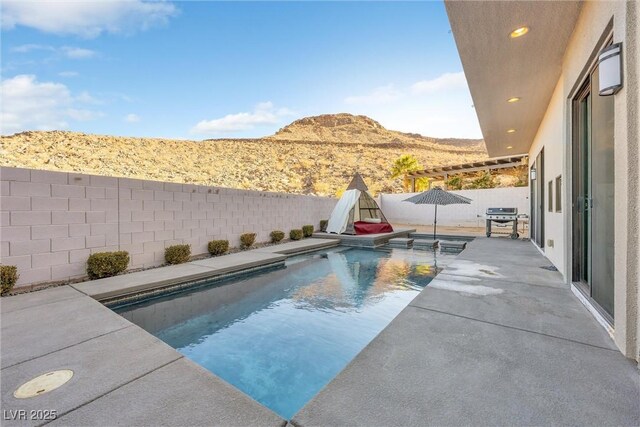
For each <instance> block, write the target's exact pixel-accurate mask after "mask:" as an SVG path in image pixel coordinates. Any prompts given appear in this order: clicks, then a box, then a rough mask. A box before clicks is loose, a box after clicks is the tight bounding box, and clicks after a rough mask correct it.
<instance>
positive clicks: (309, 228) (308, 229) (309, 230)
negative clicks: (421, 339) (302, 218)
mask: <svg viewBox="0 0 640 427" xmlns="http://www.w3.org/2000/svg"><path fill="white" fill-rule="evenodd" d="M302 234H303V235H304V237H311V236H312V235H313V225H303V226H302Z"/></svg>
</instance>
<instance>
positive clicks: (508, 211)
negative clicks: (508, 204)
mask: <svg viewBox="0 0 640 427" xmlns="http://www.w3.org/2000/svg"><path fill="white" fill-rule="evenodd" d="M517 214H518V208H487V215H517Z"/></svg>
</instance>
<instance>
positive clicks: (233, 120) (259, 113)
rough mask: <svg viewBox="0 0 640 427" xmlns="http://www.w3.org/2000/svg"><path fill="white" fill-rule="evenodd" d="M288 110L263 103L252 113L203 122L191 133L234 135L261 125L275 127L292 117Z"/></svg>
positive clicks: (269, 103)
mask: <svg viewBox="0 0 640 427" xmlns="http://www.w3.org/2000/svg"><path fill="white" fill-rule="evenodd" d="M292 114H293V112H292V111H291V110H289V109H288V108H278V109H276V108H275V107H274V105H273V103H272V102H261V103H259V104H258V105H256V107H255V109H254V110H253V111H252V112H245V113H237V114H227V115H226V116H224V117H221V118H219V119H213V120H202V121H200V122H199V123H198V124H196V125H195V126H194V127H193V128H191V133H197V134H217V133H233V132H239V131H243V130H248V129H253V128H254V127H256V126H260V125H273V124H276V123H279V122H280V120H281V119H282V118H283V117H285V116H290V115H292Z"/></svg>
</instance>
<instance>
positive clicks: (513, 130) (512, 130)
mask: <svg viewBox="0 0 640 427" xmlns="http://www.w3.org/2000/svg"><path fill="white" fill-rule="evenodd" d="M515 131H516V130H515V129H509V130H507V133H514V132H515Z"/></svg>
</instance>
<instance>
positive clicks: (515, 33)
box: [509, 27, 529, 39]
mask: <svg viewBox="0 0 640 427" xmlns="http://www.w3.org/2000/svg"><path fill="white" fill-rule="evenodd" d="M528 32H529V27H519V28H516V29H515V30H513V31H511V34H509V36H510V37H511V38H512V39H515V38H518V37H522V36H524V35H525V34H527V33H528Z"/></svg>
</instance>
